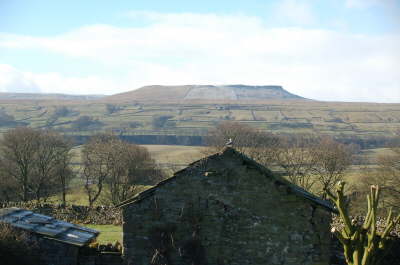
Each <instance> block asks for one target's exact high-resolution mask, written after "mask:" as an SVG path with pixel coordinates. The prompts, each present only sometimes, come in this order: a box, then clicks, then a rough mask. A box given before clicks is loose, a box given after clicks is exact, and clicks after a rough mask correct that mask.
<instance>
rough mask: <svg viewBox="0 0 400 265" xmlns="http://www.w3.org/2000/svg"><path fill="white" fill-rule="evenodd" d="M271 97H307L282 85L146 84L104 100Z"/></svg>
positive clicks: (253, 98) (244, 98) (258, 98)
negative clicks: (296, 93) (298, 94)
mask: <svg viewBox="0 0 400 265" xmlns="http://www.w3.org/2000/svg"><path fill="white" fill-rule="evenodd" d="M270 99H305V98H302V97H300V96H297V95H294V94H292V93H290V92H288V91H286V90H285V89H283V88H282V87H281V86H247V85H224V86H213V85H184V86H158V85H154V86H145V87H141V88H139V89H137V90H133V91H129V92H125V93H120V94H116V95H112V96H109V97H106V98H104V100H122V101H131V100H140V101H143V100H145V101H168V100H172V101H175V100H178V101H182V100H205V101H208V100H233V101H236V100H238V101H240V100H246V101H255V100H270Z"/></svg>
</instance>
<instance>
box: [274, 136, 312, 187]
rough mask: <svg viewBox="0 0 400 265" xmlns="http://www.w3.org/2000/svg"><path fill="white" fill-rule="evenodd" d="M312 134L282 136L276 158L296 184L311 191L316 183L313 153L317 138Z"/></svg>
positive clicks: (277, 162)
mask: <svg viewBox="0 0 400 265" xmlns="http://www.w3.org/2000/svg"><path fill="white" fill-rule="evenodd" d="M313 138H314V137H313V136H312V135H300V136H295V137H281V141H280V145H279V148H278V151H276V152H275V157H274V160H275V162H276V164H277V165H278V166H280V167H281V168H282V169H283V170H284V171H285V175H286V176H287V178H288V179H289V180H290V181H291V182H292V183H294V184H296V185H298V186H300V187H302V188H303V189H305V190H307V191H311V189H312V187H313V186H314V184H315V183H316V181H317V180H316V178H315V176H314V175H313V166H314V159H315V157H314V156H313V155H312V150H313V146H314V145H315V140H314V139H313Z"/></svg>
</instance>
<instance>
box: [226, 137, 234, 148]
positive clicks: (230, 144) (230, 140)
mask: <svg viewBox="0 0 400 265" xmlns="http://www.w3.org/2000/svg"><path fill="white" fill-rule="evenodd" d="M225 145H226V146H229V147H232V145H233V141H232V138H229V140H228V142H226V144H225Z"/></svg>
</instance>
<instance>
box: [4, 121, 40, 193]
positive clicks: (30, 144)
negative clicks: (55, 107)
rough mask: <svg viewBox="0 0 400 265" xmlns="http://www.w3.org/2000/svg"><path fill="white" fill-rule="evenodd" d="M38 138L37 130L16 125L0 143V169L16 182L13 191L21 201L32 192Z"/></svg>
mask: <svg viewBox="0 0 400 265" xmlns="http://www.w3.org/2000/svg"><path fill="white" fill-rule="evenodd" d="M38 138H39V132H38V131H36V130H34V129H31V128H27V127H18V128H16V129H13V130H10V131H8V132H6V133H5V134H4V135H3V139H2V140H1V143H0V148H1V170H2V172H3V175H5V176H9V177H10V178H12V179H13V180H14V181H15V182H16V183H17V184H18V187H17V189H16V190H15V192H16V195H17V196H18V197H19V198H20V199H21V200H23V201H28V200H29V199H30V192H32V178H33V176H34V170H35V161H34V157H35V153H36V150H37V149H38Z"/></svg>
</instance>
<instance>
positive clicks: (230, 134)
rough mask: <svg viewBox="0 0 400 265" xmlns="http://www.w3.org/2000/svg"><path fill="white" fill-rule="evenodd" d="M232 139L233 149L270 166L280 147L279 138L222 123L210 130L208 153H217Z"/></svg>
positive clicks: (240, 126)
mask: <svg viewBox="0 0 400 265" xmlns="http://www.w3.org/2000/svg"><path fill="white" fill-rule="evenodd" d="M229 139H231V140H232V142H233V147H234V148H235V149H236V150H238V151H240V152H242V153H244V154H246V155H247V156H249V157H251V158H253V159H255V160H257V161H258V162H260V163H262V164H269V163H270V162H271V161H272V160H273V157H274V155H275V152H276V150H277V148H278V146H279V137H277V136H275V135H273V134H271V133H268V132H264V131H261V130H257V129H255V128H252V127H250V126H247V125H245V124H240V123H237V122H222V123H220V124H219V125H218V126H217V127H216V128H215V129H213V130H210V131H209V134H208V136H207V138H206V144H207V145H208V146H209V148H208V149H207V150H206V152H207V153H211V152H217V151H219V150H221V148H222V147H224V146H225V144H226V142H227V141H228V140H229Z"/></svg>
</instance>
